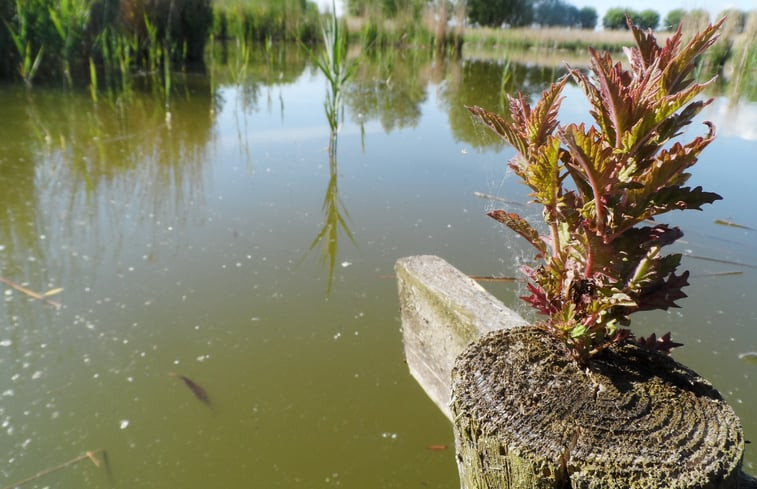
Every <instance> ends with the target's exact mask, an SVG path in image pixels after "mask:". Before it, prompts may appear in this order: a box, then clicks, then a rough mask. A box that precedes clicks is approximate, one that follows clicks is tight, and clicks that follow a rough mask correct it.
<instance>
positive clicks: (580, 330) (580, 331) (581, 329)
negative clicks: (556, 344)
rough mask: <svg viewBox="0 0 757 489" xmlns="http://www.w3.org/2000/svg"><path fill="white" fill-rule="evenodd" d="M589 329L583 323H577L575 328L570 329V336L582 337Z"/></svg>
mask: <svg viewBox="0 0 757 489" xmlns="http://www.w3.org/2000/svg"><path fill="white" fill-rule="evenodd" d="M587 331H588V328H587V327H586V326H584V325H583V324H577V325H576V326H575V327H574V328H573V329H571V330H570V337H571V338H580V337H581V336H583V335H585V334H586V332H587Z"/></svg>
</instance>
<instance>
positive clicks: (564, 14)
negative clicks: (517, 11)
mask: <svg viewBox="0 0 757 489" xmlns="http://www.w3.org/2000/svg"><path fill="white" fill-rule="evenodd" d="M534 22H535V23H537V24H539V25H545V26H555V25H568V26H570V25H574V24H578V9H577V8H576V7H574V6H573V5H568V4H567V3H566V2H564V1H563V0H539V1H538V2H537V3H536V4H535V5H534Z"/></svg>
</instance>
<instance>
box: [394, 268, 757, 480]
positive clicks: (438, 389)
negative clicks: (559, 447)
mask: <svg viewBox="0 0 757 489" xmlns="http://www.w3.org/2000/svg"><path fill="white" fill-rule="evenodd" d="M395 270H396V272H397V279H398V286H399V292H400V307H401V316H402V331H403V339H404V343H405V354H406V358H407V362H408V367H409V369H410V372H411V374H412V375H413V377H415V379H416V380H417V381H418V382H419V383H420V385H421V387H423V389H424V390H425V391H426V393H427V394H428V396H429V397H430V398H431V399H432V400H433V401H434V403H435V404H436V405H437V406H438V407H439V408H440V409H441V410H442V412H443V413H444V414H445V415H446V416H447V417H448V418H450V419H452V417H451V410H450V404H449V403H450V392H451V387H450V386H451V381H452V377H451V371H452V367H453V365H454V362H455V360H456V358H457V357H458V355H460V354H461V353H462V351H463V350H464V349H465V348H466V345H468V344H469V343H470V342H472V341H474V340H477V339H479V338H481V337H482V336H484V335H485V334H487V333H489V332H490V331H493V330H497V329H509V328H512V327H514V326H521V325H525V321H524V320H523V319H522V318H520V316H518V315H517V314H516V313H514V312H513V311H511V310H510V309H508V308H507V307H506V306H504V305H503V304H502V303H501V302H500V301H498V300H497V299H496V298H494V297H493V296H492V295H491V294H489V293H488V292H486V291H485V290H484V289H483V288H482V287H481V286H480V285H478V284H477V283H476V282H475V281H473V280H471V279H470V278H469V277H467V276H465V275H464V274H462V273H461V272H460V271H458V270H457V269H455V268H454V267H452V266H451V265H450V264H449V263H447V262H446V261H444V260H442V259H441V258H438V257H434V256H413V257H407V258H402V259H400V260H399V261H398V262H397V264H396V266H395ZM574 435H575V434H574ZM458 437H459V434H458V433H456V438H458ZM574 438H575V439H574ZM564 441H565V447H566V448H575V446H576V445H577V444H578V443H579V442H580V439H579V438H578V437H574V436H568V438H566V439H565V440H564ZM502 449H503V447H501V446H496V447H495V446H493V445H492V446H491V447H489V446H487V445H486V444H485V443H483V442H482V444H481V445H480V446H479V448H478V450H479V452H480V453H482V454H485V452H487V451H496V452H497V453H501V450H502ZM569 455H570V453H566V457H567V456H569ZM565 461H566V464H567V463H568V462H569V461H570V459H569V458H567V459H565ZM560 466H561V467H560V469H562V461H560ZM511 469H512V472H513V473H516V474H517V473H518V471H519V470H520V469H518V467H511ZM521 469H523V470H528V471H529V474H531V475H534V476H538V474H532V473H531V468H528V467H521ZM558 472H559V470H558ZM542 475H546V474H545V473H542ZM553 475H557V474H553ZM546 479H549V477H547V478H546ZM556 479H557V478H556V477H553V480H556ZM461 482H462V483H463V484H464V485H465V484H466V483H465V480H464V477H463V474H462V473H461ZM465 487H480V486H475V485H474V486H470V485H466V486H465ZM512 487H545V488H550V489H551V488H554V487H555V486H550V485H549V480H545V479H541V481H540V482H539V480H538V479H537V478H533V477H532V478H531V485H525V486H512ZM582 487H583V486H582ZM587 487H588V486H587ZM706 487H718V486H717V485H712V486H706ZM738 488H739V489H757V482H755V479H754V478H753V477H751V476H749V475H746V474H744V473H743V472H740V473H739V482H738Z"/></svg>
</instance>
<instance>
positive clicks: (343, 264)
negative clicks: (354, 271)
mask: <svg viewBox="0 0 757 489" xmlns="http://www.w3.org/2000/svg"><path fill="white" fill-rule="evenodd" d="M350 265H352V262H351V261H343V262H342V268H347V267H349V266H350Z"/></svg>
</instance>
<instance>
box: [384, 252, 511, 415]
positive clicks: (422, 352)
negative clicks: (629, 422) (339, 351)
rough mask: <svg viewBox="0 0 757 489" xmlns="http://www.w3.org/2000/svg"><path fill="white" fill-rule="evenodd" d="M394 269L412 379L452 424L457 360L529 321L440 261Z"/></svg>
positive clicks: (406, 261) (410, 260)
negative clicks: (482, 341)
mask: <svg viewBox="0 0 757 489" xmlns="http://www.w3.org/2000/svg"><path fill="white" fill-rule="evenodd" d="M394 269H395V272H396V273H397V282H398V286H399V296H400V312H401V316H402V337H403V340H404V344H405V359H406V360H407V366H408V368H409V369H410V374H411V375H412V376H413V377H415V380H417V381H418V383H419V384H420V385H421V386H422V387H423V388H424V389H425V391H426V393H427V394H428V396H429V397H430V398H431V400H432V401H434V403H435V404H436V405H437V406H438V407H439V409H441V410H442V412H443V413H444V414H445V415H446V416H447V417H448V418H449V419H450V421H451V420H452V414H451V412H450V408H449V401H450V379H451V376H450V375H451V373H452V367H453V365H454V363H455V359H456V358H457V356H458V355H459V354H460V353H461V352H462V351H463V349H465V347H466V346H467V345H468V344H469V343H470V342H472V341H473V340H475V339H477V338H479V337H481V336H483V335H484V334H485V333H488V332H489V331H494V330H496V329H502V328H512V327H515V326H523V325H525V324H526V321H525V320H524V319H523V318H521V317H520V316H519V315H518V314H516V313H515V312H513V311H511V310H510V309H508V308H507V307H505V305H504V304H502V302H500V301H499V300H497V299H496V298H495V297H494V296H493V295H491V294H490V293H489V292H487V291H486V290H484V288H483V287H481V286H480V285H479V284H478V283H476V282H475V281H474V280H472V279H471V278H469V277H468V276H467V275H465V274H463V273H462V272H461V271H460V270H458V269H456V268H455V267H453V266H452V265H450V264H449V263H447V262H446V261H444V260H442V259H441V258H439V257H437V256H428V255H427V256H410V257H407V258H401V259H400V260H398V261H397V263H396V265H395V267H394Z"/></svg>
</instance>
